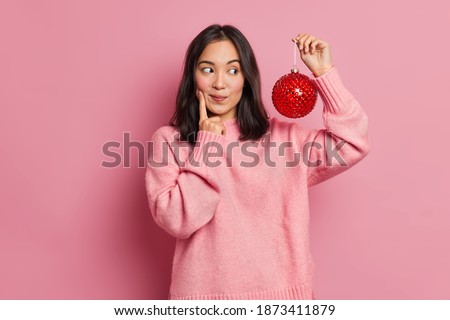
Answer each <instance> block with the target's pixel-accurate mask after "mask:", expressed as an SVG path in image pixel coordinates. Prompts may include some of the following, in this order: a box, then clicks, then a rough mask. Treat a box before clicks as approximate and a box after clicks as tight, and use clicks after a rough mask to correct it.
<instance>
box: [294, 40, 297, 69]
mask: <svg viewBox="0 0 450 320" xmlns="http://www.w3.org/2000/svg"><path fill="white" fill-rule="evenodd" d="M296 47H297V44H296V43H295V42H294V69H297V50H296V49H297V48H296Z"/></svg>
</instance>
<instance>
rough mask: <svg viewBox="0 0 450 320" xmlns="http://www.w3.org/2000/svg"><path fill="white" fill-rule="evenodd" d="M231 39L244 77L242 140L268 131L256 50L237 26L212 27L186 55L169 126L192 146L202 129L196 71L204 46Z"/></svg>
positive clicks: (240, 115) (239, 110) (239, 109)
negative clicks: (200, 126)
mask: <svg viewBox="0 0 450 320" xmlns="http://www.w3.org/2000/svg"><path fill="white" fill-rule="evenodd" d="M220 40H230V41H231V42H232V43H233V44H234V46H235V47H236V50H237V52H238V53H239V58H240V60H241V69H242V72H243V75H244V78H245V82H244V87H243V90H242V96H241V99H240V101H239V103H238V105H237V107H236V113H237V122H238V126H239V129H240V132H241V134H240V137H239V140H258V139H260V138H261V137H262V136H263V135H264V134H265V133H266V132H267V130H268V129H269V121H268V118H269V116H268V113H267V111H266V109H265V107H264V104H263V101H262V98H261V80H260V74H259V69H258V65H257V63H256V58H255V55H254V53H253V49H252V47H251V46H250V44H249V42H248V40H247V39H246V38H245V36H244V35H243V34H242V33H241V32H240V31H239V30H238V29H237V28H236V27H234V26H231V25H223V26H221V25H219V24H213V25H210V26H208V27H207V28H205V29H204V30H203V31H201V32H200V33H199V34H198V35H197V36H196V37H195V38H194V39H193V40H192V42H191V43H190V45H189V47H188V50H187V52H186V56H185V60H184V68H183V76H182V79H181V82H180V85H179V88H178V94H177V100H176V110H175V113H174V115H173V116H172V118H171V119H170V125H171V126H175V127H177V129H178V130H179V132H180V140H181V141H188V142H189V143H190V144H191V145H194V144H195V141H196V140H197V133H198V130H199V124H198V122H199V119H200V114H199V101H198V100H197V97H196V94H195V92H196V83H195V68H196V65H197V62H198V59H199V57H200V55H201V54H202V52H203V50H204V49H205V47H206V46H207V45H208V44H209V43H211V42H215V41H220Z"/></svg>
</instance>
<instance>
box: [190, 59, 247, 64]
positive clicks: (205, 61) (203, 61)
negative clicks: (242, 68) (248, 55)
mask: <svg viewBox="0 0 450 320" xmlns="http://www.w3.org/2000/svg"><path fill="white" fill-rule="evenodd" d="M233 62H238V63H241V61H240V60H239V59H233V60H230V61H228V62H227V64H230V63H233ZM201 63H207V64H211V65H215V64H214V62H211V61H208V60H202V61H200V62H199V63H198V64H201Z"/></svg>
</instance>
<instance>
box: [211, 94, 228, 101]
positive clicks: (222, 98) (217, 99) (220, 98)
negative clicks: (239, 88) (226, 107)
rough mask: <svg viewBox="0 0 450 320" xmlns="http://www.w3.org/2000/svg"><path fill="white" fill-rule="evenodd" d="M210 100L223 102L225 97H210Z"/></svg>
mask: <svg viewBox="0 0 450 320" xmlns="http://www.w3.org/2000/svg"><path fill="white" fill-rule="evenodd" d="M211 98H213V99H214V101H217V102H220V101H224V100H225V99H226V98H227V97H223V96H212V95H211Z"/></svg>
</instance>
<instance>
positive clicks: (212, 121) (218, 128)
mask: <svg viewBox="0 0 450 320" xmlns="http://www.w3.org/2000/svg"><path fill="white" fill-rule="evenodd" d="M197 98H198V100H199V105H198V107H199V111H200V121H199V122H198V128H199V130H203V131H210V132H214V133H216V134H218V135H222V134H223V135H225V134H226V129H227V128H226V127H225V125H224V124H223V123H222V121H221V119H220V117H219V116H215V117H211V118H208V112H207V110H206V101H205V96H204V95H203V92H201V91H200V90H197Z"/></svg>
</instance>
